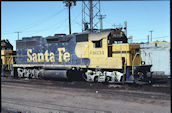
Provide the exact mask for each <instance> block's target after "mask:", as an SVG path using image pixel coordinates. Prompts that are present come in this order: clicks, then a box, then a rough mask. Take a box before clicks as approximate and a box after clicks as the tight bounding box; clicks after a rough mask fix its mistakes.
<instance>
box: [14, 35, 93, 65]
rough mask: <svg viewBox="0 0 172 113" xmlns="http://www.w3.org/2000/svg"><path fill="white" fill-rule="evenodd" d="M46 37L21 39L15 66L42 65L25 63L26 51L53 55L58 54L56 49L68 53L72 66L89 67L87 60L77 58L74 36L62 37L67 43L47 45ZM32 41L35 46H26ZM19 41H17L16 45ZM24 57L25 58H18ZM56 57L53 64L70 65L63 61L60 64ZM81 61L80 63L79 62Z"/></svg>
mask: <svg viewBox="0 0 172 113" xmlns="http://www.w3.org/2000/svg"><path fill="white" fill-rule="evenodd" d="M46 38H47V37H45V38H41V37H40V38H34V37H30V38H23V39H22V40H20V42H22V44H21V45H22V46H18V45H17V46H16V48H17V49H16V54H17V59H16V63H17V64H44V62H27V58H29V57H28V56H27V49H32V53H43V54H44V53H45V51H46V50H48V53H50V52H53V53H54V54H59V51H58V50H57V49H58V48H65V52H69V53H70V55H72V56H71V57H72V58H71V57H70V59H72V65H81V62H82V65H89V64H90V60H89V59H88V58H82V59H81V58H78V57H77V56H76V53H75V47H76V36H75V35H67V36H64V37H63V38H64V39H65V38H66V39H68V41H61V42H55V43H48V42H47V40H46ZM31 41H34V42H35V45H27V44H26V43H28V42H31ZM18 42H19V41H18V40H17V41H16V43H18ZM23 55H25V56H26V57H19V56H23ZM58 59H59V57H58V55H57V56H55V62H54V64H65V65H71V60H70V61H69V62H65V61H64V60H63V61H62V62H58ZM81 60H82V61H81ZM45 64H53V62H45Z"/></svg>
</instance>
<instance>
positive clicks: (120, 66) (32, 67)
mask: <svg viewBox="0 0 172 113" xmlns="http://www.w3.org/2000/svg"><path fill="white" fill-rule="evenodd" d="M13 59H15V60H14V61H15V62H13V65H12V67H13V68H12V76H14V77H28V78H58V79H68V80H74V79H79V78H83V79H84V80H86V81H90V82H123V83H124V82H137V81H144V82H150V81H151V72H150V69H151V65H145V64H144V62H143V61H142V60H141V56H140V48H139V44H131V43H128V38H127V37H126V35H125V33H124V32H123V31H122V30H121V29H104V30H102V31H101V32H92V33H91V32H82V33H73V34H71V35H66V34H55V35H54V36H48V37H41V36H33V37H23V38H22V39H21V40H16V56H13Z"/></svg>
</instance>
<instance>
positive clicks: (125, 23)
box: [124, 21, 127, 37]
mask: <svg viewBox="0 0 172 113" xmlns="http://www.w3.org/2000/svg"><path fill="white" fill-rule="evenodd" d="M124 25H125V27H124V29H125V35H126V37H127V21H125V22H124Z"/></svg>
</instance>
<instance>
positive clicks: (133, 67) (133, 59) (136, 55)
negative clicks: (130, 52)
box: [132, 52, 140, 75]
mask: <svg viewBox="0 0 172 113" xmlns="http://www.w3.org/2000/svg"><path fill="white" fill-rule="evenodd" d="M139 54H140V53H139V52H137V53H136V54H135V56H134V58H133V61H132V75H133V74H134V61H135V58H136V56H137V55H139Z"/></svg>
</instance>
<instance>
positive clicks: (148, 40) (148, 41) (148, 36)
mask: <svg viewBox="0 0 172 113" xmlns="http://www.w3.org/2000/svg"><path fill="white" fill-rule="evenodd" d="M147 37H148V43H149V35H148V36H147Z"/></svg>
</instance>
